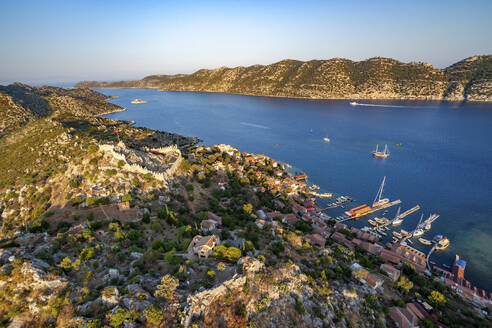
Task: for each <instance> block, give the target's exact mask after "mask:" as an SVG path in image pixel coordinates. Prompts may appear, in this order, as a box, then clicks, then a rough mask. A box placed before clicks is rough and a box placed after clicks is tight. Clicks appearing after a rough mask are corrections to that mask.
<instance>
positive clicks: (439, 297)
mask: <svg viewBox="0 0 492 328" xmlns="http://www.w3.org/2000/svg"><path fill="white" fill-rule="evenodd" d="M429 301H431V302H432V303H433V304H434V305H438V306H442V305H444V304H446V298H445V297H444V295H443V294H441V293H439V292H438V291H437V290H433V291H432V292H431V294H430V295H429Z"/></svg>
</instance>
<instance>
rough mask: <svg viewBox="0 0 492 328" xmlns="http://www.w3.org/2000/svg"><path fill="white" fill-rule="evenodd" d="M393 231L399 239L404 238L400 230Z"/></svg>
mask: <svg viewBox="0 0 492 328" xmlns="http://www.w3.org/2000/svg"><path fill="white" fill-rule="evenodd" d="M392 233H393V236H395V237H396V238H398V239H402V238H403V236H402V235H401V233H399V232H396V231H393V232H392Z"/></svg>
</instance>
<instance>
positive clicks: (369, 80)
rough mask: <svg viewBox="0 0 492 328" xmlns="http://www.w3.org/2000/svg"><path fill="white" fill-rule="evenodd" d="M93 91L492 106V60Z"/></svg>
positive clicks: (278, 71) (293, 71)
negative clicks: (152, 90) (465, 102)
mask: <svg viewBox="0 0 492 328" xmlns="http://www.w3.org/2000/svg"><path fill="white" fill-rule="evenodd" d="M76 86H77V87H89V88H156V89H159V90H165V91H202V92H224V93H233V94H246V95H256V96H273V97H299V98H313V99H415V100H450V101H463V100H468V101H492V55H486V56H474V57H469V58H467V59H464V60H462V61H460V62H457V63H455V64H453V65H451V66H449V67H448V68H445V69H438V68H435V67H433V66H432V65H430V64H427V63H420V62H411V63H402V62H399V61H397V60H394V59H391V58H381V57H376V58H371V59H368V60H364V61H359V62H354V61H351V60H348V59H340V58H334V59H329V60H311V61H308V62H303V61H297V60H282V61H280V62H278V63H274V64H271V65H266V66H264V65H253V66H248V67H242V66H240V67H235V68H227V67H221V68H217V69H212V70H209V69H201V70H198V71H197V72H195V73H193V74H189V75H185V74H179V75H150V76H147V77H145V78H143V79H141V80H136V81H121V82H96V81H84V82H79V83H77V85H76Z"/></svg>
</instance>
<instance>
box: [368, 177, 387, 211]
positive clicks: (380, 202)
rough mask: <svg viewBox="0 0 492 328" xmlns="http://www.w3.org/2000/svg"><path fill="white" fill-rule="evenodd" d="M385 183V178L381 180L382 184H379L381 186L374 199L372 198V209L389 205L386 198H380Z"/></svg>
mask: <svg viewBox="0 0 492 328" xmlns="http://www.w3.org/2000/svg"><path fill="white" fill-rule="evenodd" d="M385 181H386V176H385V177H384V178H383V182H381V186H379V190H378V193H377V195H376V198H374V202H373V203H372V208H378V207H381V206H383V205H386V204H387V203H389V199H388V198H381V197H382V196H383V188H384V182H385Z"/></svg>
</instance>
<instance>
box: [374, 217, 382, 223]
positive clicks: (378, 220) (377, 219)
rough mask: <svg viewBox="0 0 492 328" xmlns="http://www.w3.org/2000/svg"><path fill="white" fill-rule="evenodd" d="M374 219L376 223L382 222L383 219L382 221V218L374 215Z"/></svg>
mask: <svg viewBox="0 0 492 328" xmlns="http://www.w3.org/2000/svg"><path fill="white" fill-rule="evenodd" d="M374 221H376V222H377V223H379V224H384V221H383V220H381V219H380V218H378V217H375V218H374Z"/></svg>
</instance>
